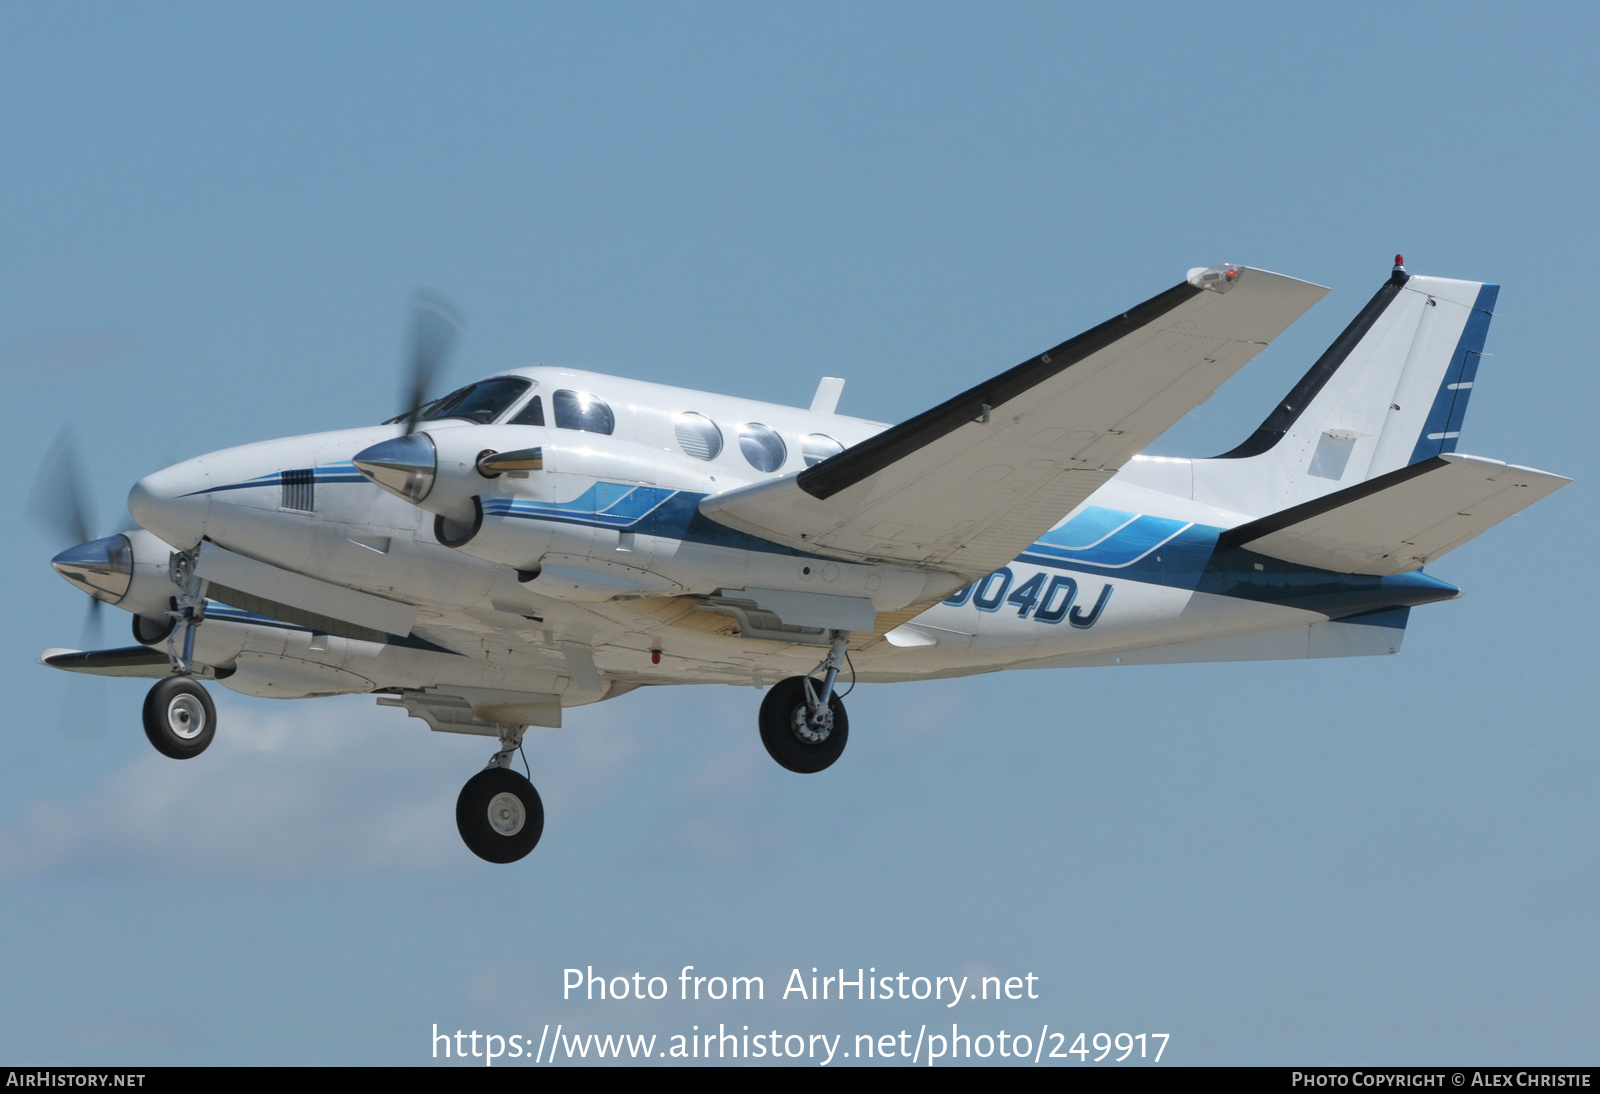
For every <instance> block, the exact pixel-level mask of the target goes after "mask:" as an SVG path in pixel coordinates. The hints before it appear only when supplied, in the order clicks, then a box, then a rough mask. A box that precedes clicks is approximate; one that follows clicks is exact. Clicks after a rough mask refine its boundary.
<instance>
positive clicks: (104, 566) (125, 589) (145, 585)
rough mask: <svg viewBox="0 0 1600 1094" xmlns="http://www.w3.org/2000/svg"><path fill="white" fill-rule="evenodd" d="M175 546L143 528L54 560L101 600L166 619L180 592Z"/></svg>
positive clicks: (53, 563) (94, 542)
mask: <svg viewBox="0 0 1600 1094" xmlns="http://www.w3.org/2000/svg"><path fill="white" fill-rule="evenodd" d="M171 558H172V547H171V546H170V545H169V544H167V543H165V542H163V541H162V540H161V539H159V538H157V537H156V536H155V535H153V534H152V533H150V532H147V531H145V530H144V529H143V528H135V529H133V530H132V531H129V532H121V533H119V534H117V535H114V536H106V537H105V538H104V539H95V540H90V541H89V542H88V543H80V544H78V545H77V546H76V547H70V548H68V549H67V550H65V551H62V552H61V553H60V554H59V555H57V556H56V557H55V558H53V559H51V560H50V565H51V567H52V568H53V569H54V570H55V572H56V573H58V574H60V575H61V576H62V577H64V578H66V579H67V580H68V581H69V582H71V583H72V584H73V585H74V586H76V587H77V588H79V589H81V590H82V591H83V592H86V593H88V594H89V595H90V596H92V597H94V598H95V599H96V600H104V601H105V602H106V603H107V604H115V605H116V606H117V607H119V608H123V609H125V610H127V611H130V612H133V613H134V614H135V615H141V616H146V617H148V618H152V619H160V618H161V617H162V615H163V614H164V613H165V612H166V611H167V609H168V607H169V606H170V605H169V601H170V598H171V597H172V596H173V595H174V594H175V593H176V592H177V589H176V587H175V586H174V585H173V584H172V580H171V578H170V577H169V576H168V564H169V562H170V560H171Z"/></svg>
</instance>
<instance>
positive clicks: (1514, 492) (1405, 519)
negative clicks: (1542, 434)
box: [1222, 453, 1572, 575]
mask: <svg viewBox="0 0 1600 1094" xmlns="http://www.w3.org/2000/svg"><path fill="white" fill-rule="evenodd" d="M1571 481H1572V480H1571V479H1569V478H1566V477H1564V476H1561V475H1552V474H1550V473H1549V472H1547V471H1535V470H1534V469H1533V468H1531V467H1518V466H1516V465H1514V464H1505V463H1501V462H1500V461H1498V460H1489V459H1484V458H1482V457H1481V456H1464V455H1460V454H1457V453H1448V454H1446V455H1443V456H1435V457H1434V458H1432V459H1428V460H1423V461H1422V462H1420V463H1415V464H1412V465H1411V466H1409V467H1402V468H1400V469H1399V470H1397V471H1391V472H1390V473H1388V474H1387V475H1380V476H1378V477H1377V478H1375V479H1369V480H1368V481H1366V482H1364V483H1360V484H1358V485H1356V486H1352V487H1350V488H1348V489H1345V490H1340V491H1337V492H1335V493H1332V494H1328V495H1326V496H1324V497H1321V498H1318V499H1316V500H1315V501H1309V502H1306V503H1305V504H1303V505H1296V506H1293V507H1291V508H1289V509H1285V510H1283V511H1282V512H1281V513H1274V514H1272V515H1271V516H1268V517H1263V518H1261V519H1260V520H1257V521H1252V522H1250V523H1249V524H1245V525H1241V526H1239V527H1238V528H1234V529H1231V530H1230V531H1228V532H1226V533H1224V535H1223V537H1222V543H1223V544H1224V545H1227V546H1235V547H1243V548H1245V549H1246V550H1250V551H1255V552H1256V553H1257V554H1263V555H1269V556H1271V557H1272V558H1278V559H1283V560H1284V561H1285V562H1295V563H1299V564H1300V565H1303V566H1315V567H1317V568H1318V569H1322V570H1334V571H1337V572H1339V573H1348V574H1375V575H1377V574H1402V573H1408V572H1410V571H1412V570H1416V569H1420V568H1421V567H1422V566H1424V565H1426V564H1427V563H1429V562H1432V561H1433V560H1434V559H1436V558H1438V557H1439V556H1440V555H1443V554H1445V553H1446V552H1448V551H1453V550H1455V549H1456V548H1457V547H1459V546H1461V545H1462V544H1463V543H1466V542H1467V541H1468V540H1470V539H1473V538H1475V537H1476V536H1478V535H1480V534H1481V533H1483V532H1484V531H1486V530H1487V529H1489V528H1491V527H1493V526H1494V525H1496V524H1498V523H1500V522H1501V521H1502V520H1505V519H1506V518H1507V517H1509V516H1511V515H1512V514H1514V513H1516V512H1518V511H1520V510H1522V509H1525V508H1527V507H1528V506H1529V505H1532V504H1533V503H1534V502H1536V501H1538V500H1539V499H1540V498H1542V497H1545V496H1546V495H1548V494H1551V493H1553V492H1554V491H1556V490H1559V489H1560V488H1561V487H1563V486H1565V485H1566V484H1567V483H1569V482H1571Z"/></svg>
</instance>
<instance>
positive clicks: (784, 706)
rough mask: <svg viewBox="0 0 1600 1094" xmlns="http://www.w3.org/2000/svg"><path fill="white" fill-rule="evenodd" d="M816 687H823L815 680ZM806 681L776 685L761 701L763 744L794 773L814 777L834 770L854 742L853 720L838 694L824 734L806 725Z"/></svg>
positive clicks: (791, 679) (791, 680) (798, 678)
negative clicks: (851, 737) (850, 740)
mask: <svg viewBox="0 0 1600 1094" xmlns="http://www.w3.org/2000/svg"><path fill="white" fill-rule="evenodd" d="M812 686H813V687H820V686H821V685H820V684H817V683H816V682H815V681H813V682H812ZM805 687H806V678H805V677H803V676H791V677H789V678H788V679H787V680H784V681H782V682H780V683H777V684H774V685H772V688H771V690H769V691H768V692H767V696H766V698H765V699H762V700H761V743H762V744H764V745H766V746H767V753H768V754H769V755H770V756H771V757H772V758H773V759H774V760H777V761H778V763H779V764H781V765H782V766H784V767H786V768H788V769H789V770H790V771H796V772H799V773H800V774H802V775H810V774H813V773H815V772H818V771H821V770H823V769H824V768H827V767H830V766H832V764H833V761H835V760H837V759H838V758H839V755H840V753H842V752H843V751H844V746H845V742H846V741H848V740H849V739H850V719H849V717H847V716H846V715H845V712H844V703H843V702H841V701H840V699H839V696H838V695H837V694H834V695H832V696H830V697H829V699H828V710H829V712H830V713H831V714H832V715H833V724H832V725H831V726H829V727H826V728H825V729H824V730H822V731H820V732H819V731H816V730H813V729H812V728H811V727H810V726H809V725H808V724H807V723H806V691H805Z"/></svg>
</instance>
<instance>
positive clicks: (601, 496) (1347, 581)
mask: <svg viewBox="0 0 1600 1094" xmlns="http://www.w3.org/2000/svg"><path fill="white" fill-rule="evenodd" d="M1491 299H1492V298H1491ZM1467 341H1468V340H1467V339H1466V338H1465V337H1464V338H1463V342H1464V344H1466V343H1467ZM1478 345H1480V346H1481V345H1482V342H1481V339H1480V340H1479V341H1478ZM347 468H349V469H350V470H349V471H346V469H347ZM352 472H354V468H353V465H351V464H348V463H344V464H330V465H328V466H327V467H324V468H318V469H317V481H318V482H366V481H367V480H366V479H365V478H363V477H362V476H361V475H360V474H359V473H353V474H352ZM278 477H279V476H278V473H276V472H274V473H273V474H272V475H266V476H262V477H260V478H257V479H252V480H250V481H248V482H241V483H235V484H232V485H229V486H218V487H213V488H212V491H218V490H240V489H244V488H246V487H252V486H269V485H275V484H276V481H277V480H278ZM206 492H210V491H206ZM705 497H706V495H705V494H700V493H696V492H694V491H689V490H672V489H670V488H666V487H657V486H642V485H638V484H634V483H615V482H603V481H602V482H597V483H595V484H594V485H593V486H591V487H590V488H589V489H588V490H585V491H584V492H583V493H582V494H580V495H578V497H576V498H574V499H572V500H571V501H565V502H540V501H532V500H529V499H526V498H503V497H500V498H486V499H484V501H483V512H484V515H485V516H500V517H509V518H515V519H519V520H544V521H552V522H555V523H560V524H577V525H583V526H587V527H591V528H607V529H613V530H616V531H619V532H634V533H637V534H640V535H646V536H658V537H660V538H663V539H675V540H680V541H683V542H686V543H698V544H704V545H706V546H710V547H726V548H728V549H729V550H735V551H756V552H760V553H763V554H778V555H790V556H793V557H797V558H818V559H823V558H829V557H831V556H828V555H819V554H816V553H814V552H810V551H802V550H798V549H796V548H794V547H789V546H785V545H784V544H781V543H774V542H772V541H771V540H766V539H762V538H761V537H759V536H753V535H750V534H749V533H747V532H741V531H738V530H737V529H734V528H730V527H728V526H727V525H724V524H719V523H717V522H716V521H714V520H711V519H709V518H708V517H706V516H705V515H703V514H702V513H701V512H700V502H701V500H702V499H703V498H705ZM1223 531H1224V529H1222V528H1218V527H1213V526H1211V525H1205V524H1193V523H1189V522H1186V521H1181V520H1174V519H1172V518H1170V517H1160V516H1155V515H1153V514H1148V513H1133V512H1129V511H1125V510H1120V509H1107V508H1102V507H1100V506H1090V507H1088V508H1086V509H1084V510H1083V511H1082V512H1080V513H1078V514H1077V515H1076V516H1074V517H1073V518H1072V519H1071V520H1069V521H1067V522H1066V523H1065V524H1062V525H1061V526H1060V527H1058V528H1052V529H1051V530H1050V531H1048V532H1046V533H1045V534H1044V535H1042V536H1041V537H1039V540H1038V541H1037V542H1036V543H1034V544H1033V546H1031V547H1029V548H1028V549H1027V550H1025V551H1023V552H1022V554H1020V555H1018V556H1017V559H1016V561H1017V562H1021V563H1028V564H1032V565H1035V566H1042V567H1045V568H1047V569H1055V570H1066V571H1072V572H1077V573H1084V574H1098V575H1101V576H1104V577H1107V578H1112V577H1117V578H1126V579H1127V580H1130V581H1140V582H1144V583H1146V584H1150V585H1162V586H1166V587H1167V588H1174V589H1187V590H1190V591H1192V592H1201V593H1210V594H1212V595H1215V596H1228V597H1234V598H1236V599H1241V600H1252V601H1257V602H1260V603H1268V604H1282V605H1285V606H1288V607H1294V608H1303V609H1305V610H1307V611H1313V612H1318V613H1321V614H1326V615H1333V616H1346V615H1350V614H1353V613H1358V612H1367V611H1375V610H1379V609H1383V608H1391V607H1399V606H1410V605H1417V604H1426V603H1430V602H1432V601H1435V600H1447V599H1450V598H1452V597H1455V596H1457V595H1459V594H1460V590H1459V589H1457V588H1456V587H1455V586H1454V585H1450V584H1448V583H1446V582H1443V581H1440V580H1438V579H1437V578H1433V577H1429V576H1428V575H1426V574H1423V573H1420V572H1418V573H1409V574H1394V575H1389V576H1381V577H1380V576H1369V575H1364V574H1341V573H1335V572H1333V571H1330V570H1318V569H1313V568H1312V567H1309V566H1300V565H1297V564H1295V563H1292V562H1284V561H1282V560H1280V559H1275V558H1271V557H1269V556H1267V555H1260V554H1256V553H1255V552H1253V551H1246V550H1244V549H1243V548H1238V547H1219V546H1218V544H1217V541H1218V537H1219V536H1220V535H1221V534H1222V532H1223Z"/></svg>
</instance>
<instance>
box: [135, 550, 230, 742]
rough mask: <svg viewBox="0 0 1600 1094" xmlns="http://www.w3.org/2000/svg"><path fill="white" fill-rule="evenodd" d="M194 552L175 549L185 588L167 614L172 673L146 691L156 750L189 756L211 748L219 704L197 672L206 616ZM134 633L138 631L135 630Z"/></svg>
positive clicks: (174, 568) (175, 579) (148, 728)
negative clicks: (198, 635) (197, 638)
mask: <svg viewBox="0 0 1600 1094" xmlns="http://www.w3.org/2000/svg"><path fill="white" fill-rule="evenodd" d="M194 563H195V558H194V552H193V551H178V552H176V553H174V554H173V556H172V561H171V563H170V564H169V568H168V574H169V576H170V578H171V580H172V583H173V584H174V585H176V586H177V587H178V589H179V591H180V594H181V595H179V596H178V597H176V598H175V605H174V607H173V610H172V611H170V612H168V613H167V615H168V616H170V617H171V618H172V621H173V626H172V627H170V628H169V629H168V632H167V656H168V657H169V658H170V659H171V662H172V675H171V676H168V677H167V678H166V679H164V680H160V681H157V682H156V685H155V687H153V688H151V689H150V691H149V693H148V694H147V695H146V696H145V697H144V734H145V736H146V737H148V738H150V743H151V744H153V745H155V747H156V751H157V752H159V753H161V754H162V755H163V756H170V757H171V758H172V759H174V760H188V759H192V758H194V757H195V756H198V755H200V753H202V752H204V751H205V750H206V747H207V746H208V745H210V744H211V738H212V737H214V736H215V735H216V732H217V709H216V707H214V706H212V704H211V696H209V695H207V694H206V689H205V688H204V687H202V686H201V685H200V682H199V681H197V680H196V679H195V678H194V676H193V675H192V673H193V672H194V632H195V629H196V628H197V627H199V626H200V620H201V619H203V618H204V617H205V605H206V597H205V588H206V583H205V580H204V579H203V578H201V577H200V575H198V574H197V573H195V570H194ZM134 633H135V635H137V634H138V631H137V630H136V631H135V632H134Z"/></svg>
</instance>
